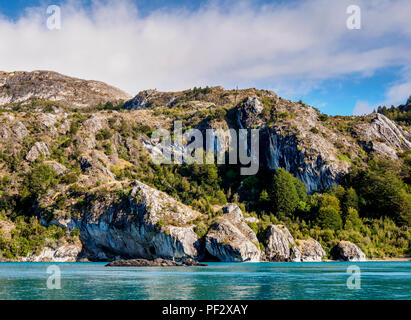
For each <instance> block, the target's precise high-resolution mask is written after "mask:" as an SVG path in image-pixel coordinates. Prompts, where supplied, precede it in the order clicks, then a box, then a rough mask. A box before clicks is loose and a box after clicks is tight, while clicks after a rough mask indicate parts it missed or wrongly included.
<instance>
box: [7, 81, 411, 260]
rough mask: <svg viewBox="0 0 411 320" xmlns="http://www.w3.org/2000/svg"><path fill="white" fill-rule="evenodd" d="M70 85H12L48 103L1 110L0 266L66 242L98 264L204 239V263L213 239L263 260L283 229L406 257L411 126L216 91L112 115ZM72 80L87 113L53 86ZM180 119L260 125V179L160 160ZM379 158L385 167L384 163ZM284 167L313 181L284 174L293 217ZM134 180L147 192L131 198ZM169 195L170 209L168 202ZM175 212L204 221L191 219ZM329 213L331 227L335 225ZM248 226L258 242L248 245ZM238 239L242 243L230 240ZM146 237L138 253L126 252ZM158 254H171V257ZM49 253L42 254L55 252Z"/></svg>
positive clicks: (228, 250) (154, 94)
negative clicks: (280, 187) (274, 232)
mask: <svg viewBox="0 0 411 320" xmlns="http://www.w3.org/2000/svg"><path fill="white" fill-rule="evenodd" d="M53 76H54V75H53ZM63 78H64V80H62V83H63V84H59V82H58V81H54V80H47V81H45V86H44V87H42V85H39V86H40V89H39V86H38V84H39V83H37V82H36V84H31V82H29V83H28V82H27V81H26V79H27V78H25V77H23V78H18V77H17V78H15V79H14V80H13V81H15V83H14V84H13V88H14V90H16V97H17V92H18V89H17V88H19V87H23V88H24V90H25V92H26V95H24V94H22V95H21V97H25V96H27V92H29V93H30V94H31V97H33V96H34V95H37V98H39V99H40V100H39V101H37V102H36V108H29V109H23V110H21V111H17V110H16V109H13V108H12V107H13V104H5V105H4V106H3V108H2V109H1V110H0V259H1V257H2V255H3V256H4V257H7V258H13V259H14V258H17V259H18V258H19V257H21V256H24V257H25V256H27V254H28V253H30V254H35V253H36V252H37V254H39V252H41V248H42V247H41V245H47V243H49V242H50V243H53V241H55V242H57V243H53V245H52V247H53V248H54V249H55V247H56V248H57V247H58V242H59V241H60V240H61V241H62V243H64V246H65V247H64V248H65V249H64V248H63V249H62V250H60V251H59V252H69V253H70V256H69V257H67V259H72V258H73V257H72V255H73V254H77V253H78V251H79V250H83V251H85V252H83V257H86V258H90V259H97V260H99V259H103V260H104V259H108V258H115V257H116V256H117V255H120V256H124V257H127V256H132V257H139V256H140V257H146V258H147V257H151V256H152V257H155V256H156V255H160V254H161V255H162V256H164V257H167V258H170V257H171V256H172V255H176V257H177V256H178V257H180V258H181V257H183V256H184V252H186V253H187V252H194V251H193V250H194V249H193V248H197V244H198V245H199V246H198V249H199V251H198V253H197V256H203V255H206V253H205V252H203V251H204V249H205V248H206V247H207V244H205V245H204V241H207V239H209V241H213V242H212V246H211V247H210V243H209V253H210V254H212V255H213V253H212V252H214V255H215V254H216V253H215V252H217V251H218V252H223V253H224V255H222V256H221V257H220V258H221V259H227V261H228V260H230V259H231V258H232V257H235V259H236V260H235V261H245V260H246V259H251V258H252V257H257V256H261V259H264V255H263V254H261V255H260V253H261V252H264V251H265V250H264V248H263V247H264V243H265V240H266V239H265V238H264V237H265V236H264V235H265V234H266V229H267V228H268V226H269V225H270V224H277V223H283V224H285V225H287V227H289V228H290V232H291V233H292V235H293V236H294V237H295V238H296V239H301V240H307V238H310V237H311V238H314V239H315V240H316V241H318V243H320V244H321V245H322V246H323V247H324V250H325V251H326V252H327V253H329V252H330V250H331V249H332V247H333V246H334V245H335V244H336V243H338V241H340V240H341V241H352V242H356V243H357V244H358V245H359V246H360V247H361V249H362V250H364V252H365V253H366V254H367V255H368V256H378V257H381V256H384V255H389V256H392V255H402V254H405V253H406V252H407V250H408V251H409V243H410V239H411V229H410V228H409V224H407V223H406V222H405V223H404V221H407V220H406V219H407V210H408V209H409V208H411V196H410V193H409V190H410V189H409V188H410V187H409V181H410V170H409V167H410V163H411V159H410V150H411V144H410V140H411V137H410V131H409V129H408V128H406V127H402V126H400V125H397V124H395V123H394V122H392V121H391V120H389V119H388V118H387V117H385V116H383V115H381V114H371V115H368V116H362V117H338V116H336V117H330V116H327V115H325V114H321V112H319V111H318V110H316V109H315V108H313V107H311V106H308V105H305V104H304V103H302V102H293V101H289V100H285V99H282V98H280V97H278V96H277V95H276V94H275V93H274V92H271V91H265V90H257V89H247V90H226V89H224V88H221V87H213V88H204V89H201V88H195V89H192V90H186V91H181V92H164V93H163V92H158V91H153V90H151V91H144V92H142V93H140V94H138V95H137V97H136V98H133V99H131V100H129V101H127V102H126V103H125V104H124V108H121V106H122V105H121V104H119V106H118V107H117V108H114V109H113V108H106V109H104V108H98V107H96V105H95V102H96V100H94V98H89V84H84V82H82V81H81V80H76V79H72V78H67V77H64V76H63ZM3 79H4V78H3ZM9 79H10V77H9ZM18 79H21V82H18ZM42 81H43V80H41V81H40V83H42ZM77 81H80V83H81V84H82V85H83V84H84V86H85V87H84V88H85V89H84V91H81V92H82V93H81V95H80V96H79V97H77V98H78V99H80V100H81V101H82V102H83V103H84V108H72V110H71V109H70V108H67V107H66V106H65V105H63V102H64V103H66V102H65V101H68V102H67V103H73V101H75V100H73V99H72V96H71V95H66V91H64V90H63V91H61V92H60V91H58V88H60V85H62V87H64V88H68V87H69V88H76V84H77ZM86 83H87V82H86ZM43 84H44V83H43ZM46 84H47V85H46ZM3 87H4V83H3V84H2V88H3ZM62 87H61V88H62ZM47 88H49V89H50V88H54V89H52V90H56V92H58V93H57V94H58V95H60V94H61V97H62V100H60V101H62V103H55V104H54V103H52V104H51V106H52V108H50V103H49V98H50V96H48V95H47V92H48V90H49V89H47ZM42 95H45V96H44V97H45V98H44V100H42V97H43V96H42ZM110 97H115V95H112V96H110ZM27 99H28V100H24V101H26V102H27V103H30V102H29V101H30V99H29V98H27ZM64 99H67V100H64ZM80 100H76V101H80ZM76 109H77V110H76ZM175 120H179V121H181V122H182V124H183V129H184V130H185V129H189V128H198V129H200V130H201V131H203V132H204V131H205V130H206V129H208V128H214V129H224V130H226V129H228V128H235V129H239V128H246V129H251V128H253V129H255V128H257V129H260V170H259V172H258V174H256V175H255V176H250V177H249V176H241V175H240V174H239V172H240V170H239V167H240V166H239V165H221V166H217V165H199V166H196V165H172V164H171V165H155V164H154V163H153V161H152V159H151V157H150V153H151V154H155V153H156V152H158V151H159V144H158V140H156V139H151V133H152V132H153V131H154V130H156V129H159V128H162V129H169V130H173V125H174V121H175ZM229 142H230V141H229V139H227V140H225V141H218V140H217V141H216V143H215V144H214V146H216V147H217V148H218V149H219V150H226V149H227V146H228V145H229ZM384 159H385V160H386V161H385V162H383V165H381V166H380V167H378V165H376V164H375V163H377V161H380V160H381V161H384ZM278 168H285V169H286V170H287V171H288V172H291V173H292V175H294V176H295V177H297V178H298V179H300V180H301V181H302V182H303V183H304V185H303V184H301V183H299V184H297V183H296V182H295V180H296V181H298V180H297V179H294V178H293V179H294V180H293V179H290V178H289V177H287V176H285V178H284V180H283V181H285V184H284V190H285V198H287V196H288V194H291V193H292V191H294V195H293V201H294V202H295V203H294V204H292V205H290V206H287V208H292V209H290V211H289V212H285V215H286V216H285V219H283V218H284V217H281V216H280V215H279V214H278V212H277V211H276V209H275V207H274V206H273V203H274V201H273V192H272V186H273V179H274V172H275V170H276V169H278ZM375 168H376V169H375ZM387 168H388V169H389V170H387ZM390 170H391V171H390ZM276 172H280V173H281V174H283V175H284V174H288V173H287V172H286V171H284V170H277V171H276ZM284 172H285V173H284ZM351 172H354V173H355V172H359V173H360V174H358V175H356V176H354V177H353V180H355V181H354V182H355V183H353V184H352V185H348V186H346V185H344V187H345V188H346V190H344V188H342V187H339V188H333V186H335V185H336V184H338V183H340V182H341V181H342V180H344V178H345V177H347V176H350V174H351ZM137 180H138V182H135V181H137ZM361 181H366V183H365V185H361ZM136 184H137V185H139V186H140V189H141V190H140V189H139V190H140V191H144V190H146V191H147V192H138V193H135V192H133V190H135V186H136ZM358 184H360V185H359V186H358V188H357V185H358ZM374 185H376V186H377V187H378V189H377V192H376V191H375V190H374V189H371V188H372V187H373V186H374ZM354 187H355V188H356V189H355V190H354V189H353V188H354ZM385 187H387V188H390V189H388V190H387V189H385ZM391 187H392V188H391ZM292 189H293V190H292ZM297 189H298V192H297ZM157 190H159V191H161V192H164V193H166V194H167V195H168V196H170V197H172V198H173V199H175V200H176V201H177V202H174V201H172V200H171V199H168V198H167V196H166V195H164V194H163V193H159V192H158V191H157ZM304 191H308V193H309V194H310V195H308V196H307V194H305V192H304ZM386 191H388V192H386ZM316 192H323V193H322V194H318V193H316ZM357 192H358V194H357ZM311 194H313V195H311ZM375 194H377V195H378V199H376V198H375ZM163 200H167V203H170V206H169V207H167V205H161V206H159V205H158V204H160V203H162V201H163ZM286 200H287V199H286ZM390 201H391V202H390ZM227 202H234V203H236V204H237V205H238V206H240V207H241V210H240V211H242V213H244V216H243V215H242V214H241V215H238V217H237V215H233V221H231V222H230V221H229V223H227V221H225V220H227V219H226V218H227V217H228V216H231V215H230V212H229V211H230V210H231V209H230V210H228V209H227V208H228V207H227V206H225V205H226V203H227ZM387 203H388V205H387ZM182 204H184V205H185V206H182ZM160 207H161V208H160ZM179 208H184V210H186V211H190V212H191V211H192V212H195V213H196V214H195V215H193V217H192V218H193V219H191V218H190V219H189V220H184V219H182V218H181V217H180V214H179V212H180V211H181V210H179ZM224 208H225V209H224ZM229 208H231V206H229ZM368 208H371V209H372V210H368ZM379 208H381V209H379ZM224 210H225V211H227V212H225V213H224ZM233 210H234V212H238V210H237V208H235V209H233ZM370 211H372V212H371V213H372V214H374V215H373V216H371V215H370ZM408 211H410V212H411V210H408ZM252 212H254V213H252ZM197 213H199V214H198V215H197ZM153 214H154V215H153ZM226 214H228V216H227V215H226ZM324 214H330V215H331V217H332V218H333V219H334V220H332V219H331V220H332V221H331V222H332V223H330V225H331V226H329V225H327V223H328V222H329V221H330V219H325V218H324V219H323V215H324ZM154 216H156V219H154V220H153V219H152V218H153V217H154ZM150 217H151V218H150ZM402 217H405V218H404V219H403V220H404V221H402V220H400V218H402ZM157 218H158V219H157ZM180 218H181V219H180ZM237 218H238V219H237ZM326 218H329V217H328V216H326ZM383 218H384V219H383ZM391 219H392V220H391ZM237 220H239V221H237ZM36 221H39V222H41V224H42V225H43V226H46V227H47V229H44V230H43V229H41V228H40V227H38V226H37V224H36ZM396 223H398V225H397V224H396ZM31 226H35V227H31ZM246 226H247V228H245V227H246ZM334 226H335V228H334ZM248 227H249V228H250V230H251V231H252V232H253V233H255V234H256V235H255V236H253V237H247V236H245V234H248V233H249V232H250V230H249V229H248ZM56 228H57V229H56ZM12 230H15V232H12ZM244 230H245V231H246V232H245V231H244ZM387 230H388V231H389V232H388V231H387ZM220 232H221V233H223V232H225V233H226V235H228V236H227V237H224V236H222V235H221V234H220ZM244 232H245V234H244ZM382 234H384V235H385V234H386V236H384V237H385V238H384V237H383V236H382ZM27 235H29V236H27ZM186 235H187V237H186ZM207 235H208V236H207ZM231 236H236V238H235V239H233V240H232V242H230V241H231V240H229V239H230V237H231ZM27 237H29V239H30V240H26V238H27ZM78 237H80V240H81V244H82V245H79V242H78ZM50 238H52V240H53V241H51V240H50ZM123 238H124V239H126V242H124V241H123V240H122V239H123ZM212 239H214V240H212ZM226 239H228V240H226ZM370 239H372V241H370ZM137 240H138V243H139V244H138V246H137V245H136V246H135V247H132V246H130V243H135V242H136V241H137ZM257 240H258V241H257ZM197 241H198V242H197ZM257 242H258V243H257ZM124 243H126V244H125V246H124V247H123V244H124ZM307 243H315V242H313V241H311V240H307ZM193 244H195V246H194V247H193ZM320 244H318V245H320ZM50 245H51V244H50ZM231 245H233V246H234V247H235V248H234V247H233V246H231ZM318 245H317V243H316V245H315V247H318ZM73 246H74V247H73ZM163 247H164V248H168V249H169V250H168V251H167V252H166V253H165V252H162V251H161V250H160V248H163ZM53 248H49V249H47V252H45V253H44V252H43V254H42V256H50V255H55V254H57V253H56V252H57V251H58V249H56V250H57V251H56V252H54V251H52V249H53ZM187 248H189V249H187ZM233 248H234V249H233ZM54 249H53V250H54ZM131 249H132V250H131ZM210 251H211V252H210ZM87 252H88V253H87ZM143 253H144V254H143ZM190 255H191V253H190ZM231 255H232V256H231ZM33 259H34V260H35V259H36V258H33ZM252 259H254V258H252Z"/></svg>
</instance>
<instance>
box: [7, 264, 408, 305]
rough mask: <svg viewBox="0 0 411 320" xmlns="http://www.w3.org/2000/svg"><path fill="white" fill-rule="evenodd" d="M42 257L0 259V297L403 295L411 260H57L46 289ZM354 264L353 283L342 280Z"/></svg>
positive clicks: (359, 296) (360, 297)
mask: <svg viewBox="0 0 411 320" xmlns="http://www.w3.org/2000/svg"><path fill="white" fill-rule="evenodd" d="M51 265H52V264H50V263H0V299H1V300H8V299H24V300H27V299H59V300H60V299H79V300H83V299H87V300H90V299H122V300H129V299H133V300H140V299H155V300H159V299H195V300H199V299H207V300H208V299H211V300H213V299H235V300H244V299H257V300H272V299H407V300H409V299H411V262H358V263H342V262H321V263H210V264H209V266H208V267H169V268H107V267H104V263H60V264H58V263H57V264H53V265H57V266H58V267H59V268H60V270H61V289H60V290H50V289H48V288H47V279H48V277H50V276H51V274H48V273H47V268H48V267H49V266H51ZM353 265H355V266H358V267H359V268H360V271H361V289H357V290H353V289H349V288H348V287H347V279H348V278H349V277H350V275H351V274H348V273H347V272H346V271H347V267H349V266H353Z"/></svg>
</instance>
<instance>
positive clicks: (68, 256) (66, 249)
mask: <svg viewBox="0 0 411 320" xmlns="http://www.w3.org/2000/svg"><path fill="white" fill-rule="evenodd" d="M81 251H82V246H81V244H80V243H77V244H64V245H61V246H58V247H57V248H53V247H45V248H44V249H43V250H42V252H41V253H40V254H39V255H35V256H29V257H26V258H22V261H23V262H76V261H77V260H78V257H79V255H80V252H81Z"/></svg>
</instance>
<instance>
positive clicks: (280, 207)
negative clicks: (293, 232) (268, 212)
mask: <svg viewBox="0 0 411 320" xmlns="http://www.w3.org/2000/svg"><path fill="white" fill-rule="evenodd" d="M294 179H295V178H294V177H293V176H292V175H291V174H290V173H288V172H287V171H286V170H284V169H283V168H279V169H278V170H277V171H276V172H275V174H274V179H273V188H272V192H271V197H270V198H271V203H272V209H273V210H274V212H275V213H276V215H277V216H278V217H279V218H280V219H281V218H284V217H285V216H290V215H292V214H293V213H294V211H295V209H296V208H297V205H298V202H299V197H298V193H297V189H296V187H295V181H294Z"/></svg>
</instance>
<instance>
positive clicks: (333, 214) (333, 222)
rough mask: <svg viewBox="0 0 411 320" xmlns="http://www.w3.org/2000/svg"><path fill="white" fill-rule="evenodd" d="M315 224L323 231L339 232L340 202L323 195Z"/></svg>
mask: <svg viewBox="0 0 411 320" xmlns="http://www.w3.org/2000/svg"><path fill="white" fill-rule="evenodd" d="M317 223H318V224H319V225H320V227H321V228H323V229H332V230H339V229H341V228H342V218H341V209H340V201H339V200H338V198H337V197H336V196H334V195H331V194H327V193H325V194H323V195H322V197H321V200H320V208H319V210H318V217H317Z"/></svg>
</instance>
